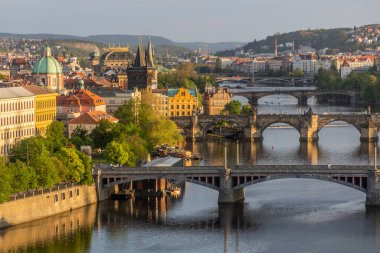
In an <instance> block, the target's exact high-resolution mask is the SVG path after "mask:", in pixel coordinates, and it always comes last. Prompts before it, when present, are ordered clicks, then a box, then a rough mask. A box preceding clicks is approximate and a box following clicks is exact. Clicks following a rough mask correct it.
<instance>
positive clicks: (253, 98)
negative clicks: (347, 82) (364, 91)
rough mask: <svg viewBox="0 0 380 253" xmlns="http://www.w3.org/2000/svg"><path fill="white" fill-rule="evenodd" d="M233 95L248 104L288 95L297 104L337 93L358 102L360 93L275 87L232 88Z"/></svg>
mask: <svg viewBox="0 0 380 253" xmlns="http://www.w3.org/2000/svg"><path fill="white" fill-rule="evenodd" d="M232 94H233V95H234V96H241V97H245V98H247V99H248V101H249V104H251V105H257V103H258V101H259V99H260V98H263V97H267V96H272V95H281V94H283V95H289V96H293V97H295V98H297V100H298V105H307V100H308V99H309V98H311V97H317V96H323V95H339V96H347V97H349V98H350V103H351V104H352V105H355V104H358V103H359V102H360V101H361V97H360V93H359V92H358V91H319V90H304V89H303V90H302V89H300V90H286V89H277V90H273V91H245V90H234V91H232Z"/></svg>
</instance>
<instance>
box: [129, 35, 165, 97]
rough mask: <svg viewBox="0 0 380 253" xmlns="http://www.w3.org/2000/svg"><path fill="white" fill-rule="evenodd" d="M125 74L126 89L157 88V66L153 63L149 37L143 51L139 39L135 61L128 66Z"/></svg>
mask: <svg viewBox="0 0 380 253" xmlns="http://www.w3.org/2000/svg"><path fill="white" fill-rule="evenodd" d="M127 75H128V81H127V84H128V85H127V87H125V89H127V90H133V89H135V88H137V89H147V90H150V91H151V90H154V89H157V68H156V66H155V63H154V55H153V48H152V43H151V41H150V39H149V42H148V48H147V50H146V52H144V50H143V47H142V43H141V40H140V42H139V45H138V48H137V52H136V58H135V61H134V62H133V65H132V67H130V68H128V71H127Z"/></svg>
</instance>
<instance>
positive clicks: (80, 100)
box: [57, 81, 106, 121]
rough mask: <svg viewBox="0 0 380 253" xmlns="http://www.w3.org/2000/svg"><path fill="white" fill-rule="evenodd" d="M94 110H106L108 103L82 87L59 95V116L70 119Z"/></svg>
mask: <svg viewBox="0 0 380 253" xmlns="http://www.w3.org/2000/svg"><path fill="white" fill-rule="evenodd" d="M92 111H101V112H106V103H105V102H104V100H103V99H102V98H101V97H99V96H98V95H96V94H94V93H92V92H91V91H89V90H86V89H84V86H83V81H82V83H81V87H80V88H79V89H77V90H75V91H74V92H73V93H71V94H69V95H61V96H57V118H58V119H59V120H64V121H66V120H69V119H72V118H76V117H78V116H80V115H81V114H84V113H86V112H92Z"/></svg>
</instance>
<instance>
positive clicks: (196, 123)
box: [171, 110, 380, 142]
mask: <svg viewBox="0 0 380 253" xmlns="http://www.w3.org/2000/svg"><path fill="white" fill-rule="evenodd" d="M171 120H173V121H174V122H175V123H176V124H177V127H178V128H179V129H181V130H182V132H183V134H184V135H185V137H186V139H188V140H191V141H196V140H202V139H204V138H205V137H206V136H207V132H208V130H210V129H211V128H212V127H214V126H215V125H217V124H218V123H220V122H229V123H230V124H232V125H234V126H236V127H237V129H238V131H239V133H240V138H242V139H248V140H251V141H262V140H263V132H264V131H265V129H266V128H268V127H269V126H271V125H273V124H276V123H285V124H288V125H290V126H292V127H294V128H295V129H296V130H297V131H298V133H299V135H300V139H299V140H300V142H317V141H318V140H319V137H318V133H319V131H320V130H321V129H322V128H323V127H324V126H326V125H327V124H329V123H331V122H335V121H343V122H346V123H348V124H351V125H352V126H354V127H355V128H356V129H357V130H358V131H359V133H360V141H362V142H377V141H378V132H379V129H380V115H379V114H370V115H368V114H359V113H354V114H313V113H312V112H308V113H305V114H291V115H288V114H258V113H257V112H256V111H255V110H254V111H253V112H252V114H250V115H193V116H182V117H173V118H171Z"/></svg>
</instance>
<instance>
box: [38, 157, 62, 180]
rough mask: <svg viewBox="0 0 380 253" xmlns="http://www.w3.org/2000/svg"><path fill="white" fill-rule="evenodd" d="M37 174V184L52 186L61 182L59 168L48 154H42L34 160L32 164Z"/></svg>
mask: <svg viewBox="0 0 380 253" xmlns="http://www.w3.org/2000/svg"><path fill="white" fill-rule="evenodd" d="M32 167H33V169H34V170H35V172H36V175H37V184H38V186H42V187H52V186H53V185H54V184H56V183H58V182H60V181H61V180H60V177H59V173H58V170H57V169H56V167H55V163H54V160H53V159H51V157H48V156H40V157H38V158H37V159H35V161H34V166H32Z"/></svg>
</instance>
